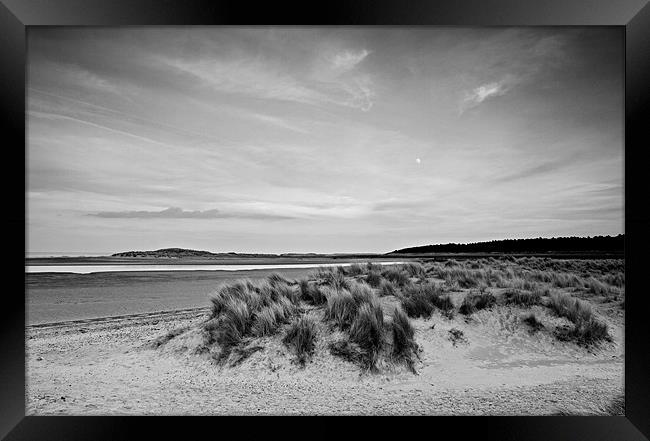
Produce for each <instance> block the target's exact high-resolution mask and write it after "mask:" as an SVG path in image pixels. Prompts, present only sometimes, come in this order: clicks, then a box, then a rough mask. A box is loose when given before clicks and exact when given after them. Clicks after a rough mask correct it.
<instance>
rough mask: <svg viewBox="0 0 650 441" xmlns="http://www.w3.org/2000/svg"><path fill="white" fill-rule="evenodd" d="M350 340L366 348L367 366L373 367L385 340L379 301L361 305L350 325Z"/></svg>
mask: <svg viewBox="0 0 650 441" xmlns="http://www.w3.org/2000/svg"><path fill="white" fill-rule="evenodd" d="M350 341H352V342H353V343H356V344H357V345H359V347H360V348H361V349H363V350H364V352H365V354H366V357H365V365H366V366H365V367H366V368H368V369H373V368H374V367H375V366H376V365H377V360H378V358H379V352H380V351H381V349H382V346H383V342H384V314H383V312H382V310H381V306H379V304H378V303H374V304H371V303H362V304H361V305H360V306H359V310H358V312H357V315H356V317H355V318H354V321H353V322H352V326H351V327H350Z"/></svg>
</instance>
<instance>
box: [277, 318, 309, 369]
mask: <svg viewBox="0 0 650 441" xmlns="http://www.w3.org/2000/svg"><path fill="white" fill-rule="evenodd" d="M282 342H283V343H284V344H285V345H286V346H288V347H290V348H293V350H294V352H295V353H296V357H297V359H298V362H299V363H300V364H301V365H303V366H304V365H305V363H306V361H307V359H308V358H309V357H311V355H312V354H313V353H314V349H315V348H316V320H315V319H314V318H313V317H312V316H311V315H303V316H301V317H299V318H298V319H296V320H294V321H293V322H292V323H291V324H290V325H289V329H288V330H287V333H286V335H285V336H284V338H283V339H282Z"/></svg>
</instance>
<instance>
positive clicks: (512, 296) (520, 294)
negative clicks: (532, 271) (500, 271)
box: [503, 289, 541, 307]
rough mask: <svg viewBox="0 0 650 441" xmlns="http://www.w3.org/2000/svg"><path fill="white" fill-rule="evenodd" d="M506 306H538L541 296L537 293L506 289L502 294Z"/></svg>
mask: <svg viewBox="0 0 650 441" xmlns="http://www.w3.org/2000/svg"><path fill="white" fill-rule="evenodd" d="M503 297H504V299H505V301H506V304H509V305H519V306H526V307H530V306H533V305H539V303H540V302H541V295H540V293H539V291H532V292H530V291H522V290H520V289H508V290H506V291H505V292H504V293H503Z"/></svg>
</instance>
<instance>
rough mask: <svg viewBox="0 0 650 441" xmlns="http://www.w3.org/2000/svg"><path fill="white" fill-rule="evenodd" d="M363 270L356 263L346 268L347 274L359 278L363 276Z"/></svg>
mask: <svg viewBox="0 0 650 441" xmlns="http://www.w3.org/2000/svg"><path fill="white" fill-rule="evenodd" d="M364 273H365V270H364V269H363V266H361V264H358V263H353V264H352V265H350V266H349V267H348V274H349V275H350V276H360V275H361V274H364Z"/></svg>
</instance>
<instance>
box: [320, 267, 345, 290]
mask: <svg viewBox="0 0 650 441" xmlns="http://www.w3.org/2000/svg"><path fill="white" fill-rule="evenodd" d="M323 279H324V283H325V284H326V285H329V286H331V287H332V288H334V289H337V290H341V289H347V288H348V279H346V278H345V274H344V273H342V272H341V271H338V270H333V271H328V272H325V273H324V275H323Z"/></svg>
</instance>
